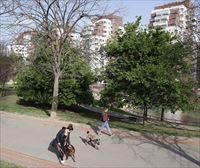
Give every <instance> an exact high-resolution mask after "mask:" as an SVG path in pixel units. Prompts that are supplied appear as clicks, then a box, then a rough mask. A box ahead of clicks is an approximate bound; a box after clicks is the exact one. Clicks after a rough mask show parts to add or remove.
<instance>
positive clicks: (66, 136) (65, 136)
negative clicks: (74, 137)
mask: <svg viewBox="0 0 200 168" xmlns="http://www.w3.org/2000/svg"><path fill="white" fill-rule="evenodd" d="M71 131H73V125H72V124H69V125H68V126H67V127H62V129H61V130H59V131H58V133H57V135H56V138H55V143H56V144H55V145H56V149H57V151H58V158H59V160H60V163H61V164H63V163H64V156H66V154H67V148H68V147H69V146H70V145H71V142H70V133H71ZM66 157H67V156H66Z"/></svg>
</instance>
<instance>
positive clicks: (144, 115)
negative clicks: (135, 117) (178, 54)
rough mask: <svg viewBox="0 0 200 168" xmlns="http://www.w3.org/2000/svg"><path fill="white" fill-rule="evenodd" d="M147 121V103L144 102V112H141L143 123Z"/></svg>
mask: <svg viewBox="0 0 200 168" xmlns="http://www.w3.org/2000/svg"><path fill="white" fill-rule="evenodd" d="M145 121H147V105H146V104H144V113H143V124H145Z"/></svg>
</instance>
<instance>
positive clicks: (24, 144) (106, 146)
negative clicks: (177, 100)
mask: <svg viewBox="0 0 200 168" xmlns="http://www.w3.org/2000/svg"><path fill="white" fill-rule="evenodd" d="M0 119H1V122H0V126H1V127H0V128H1V129H0V131H1V132H0V133H1V137H0V147H1V156H3V157H1V159H4V158H6V156H7V159H8V158H9V156H10V159H11V161H13V162H18V163H20V164H23V165H26V166H28V167H40V165H38V164H39V162H40V163H41V167H44V166H42V164H44V165H49V166H46V167H51V166H52V167H56V166H59V163H58V159H57V157H56V155H55V154H54V153H52V152H51V151H49V150H48V147H49V143H50V142H51V140H52V139H53V138H54V137H55V135H56V133H57V131H58V130H59V129H60V128H61V127H62V126H63V125H66V124H67V123H66V122H61V121H57V120H52V119H40V118H34V117H28V116H21V115H16V114H10V113H5V112H0ZM74 128H75V130H74V131H73V132H72V136H71V141H72V143H73V145H74V146H75V147H76V162H73V161H72V160H71V158H69V159H68V160H67V162H66V165H68V166H70V167H141V168H143V167H145V168H146V167H152V168H154V167H159V168H160V167H163V168H165V167H166V168H168V167H171V168H175V167H177V168H178V167H179V168H182V167H185V168H188V167H199V166H200V139H199V138H192V139H188V138H180V137H165V136H161V135H160V136H158V135H155V134H140V133H137V132H131V131H119V130H113V131H114V134H115V135H114V136H112V137H110V136H107V135H102V136H101V145H100V150H96V149H94V148H92V147H91V146H88V145H85V144H84V143H83V141H82V139H81V138H85V136H86V133H85V132H86V131H87V130H91V131H93V129H94V128H93V127H92V126H89V125H83V124H74ZM6 152H7V155H6V154H5V153H6ZM15 155H16V156H15ZM12 156H13V157H12ZM15 157H18V158H20V157H22V158H24V160H25V161H26V160H27V162H28V161H30V160H32V162H31V163H30V162H28V164H27V163H26V164H25V163H22V161H21V162H20V161H17V159H15ZM8 160H9V159H8ZM36 160H37V161H36ZM34 162H35V164H34ZM68 166H67V167H68Z"/></svg>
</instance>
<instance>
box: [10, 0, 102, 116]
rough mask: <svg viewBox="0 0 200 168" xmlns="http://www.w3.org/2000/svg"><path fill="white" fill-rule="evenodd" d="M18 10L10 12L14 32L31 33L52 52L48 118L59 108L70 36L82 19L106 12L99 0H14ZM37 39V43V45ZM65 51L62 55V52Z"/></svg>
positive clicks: (79, 25)
mask: <svg viewBox="0 0 200 168" xmlns="http://www.w3.org/2000/svg"><path fill="white" fill-rule="evenodd" d="M16 2H17V4H18V6H19V7H18V8H17V10H14V11H12V12H10V13H9V16H10V17H11V18H12V23H13V25H14V26H15V29H17V28H20V30H30V29H32V30H34V31H36V32H37V33H38V36H39V37H41V38H42V39H43V40H44V39H45V42H46V44H47V45H46V46H48V48H49V50H51V53H52V54H51V57H50V58H49V66H50V68H51V69H52V70H53V73H54V86H53V100H52V107H51V116H53V115H56V111H57V108H58V102H59V100H58V94H59V79H60V77H61V76H62V73H63V70H64V67H65V66H67V59H68V57H66V55H67V54H68V52H70V51H65V50H64V45H65V43H66V42H68V41H69V39H70V33H71V32H72V31H73V30H74V29H75V28H79V27H81V24H82V23H83V21H84V19H91V18H93V17H96V16H100V15H101V14H104V13H105V10H104V8H101V5H100V3H101V1H98V0H32V1H27V0H16ZM39 42H40V40H39V39H37V41H36V43H37V44H38V45H39ZM64 51H65V52H64Z"/></svg>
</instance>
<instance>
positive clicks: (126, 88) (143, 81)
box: [101, 18, 193, 115]
mask: <svg viewBox="0 0 200 168" xmlns="http://www.w3.org/2000/svg"><path fill="white" fill-rule="evenodd" d="M140 19H141V18H138V19H137V21H136V22H135V23H134V24H132V23H128V24H126V25H125V33H123V34H118V36H117V37H116V39H114V40H113V41H111V42H110V43H109V44H108V45H107V46H106V47H105V51H106V53H107V57H108V58H109V59H110V63H109V64H108V65H107V67H106V70H105V72H104V77H105V83H106V89H105V91H104V92H103V94H102V99H101V101H102V103H103V104H104V105H110V106H117V107H123V106H124V105H130V106H136V105H139V106H143V107H144V110H145V109H146V112H147V109H148V108H150V107H160V106H161V107H163V108H165V109H170V110H173V111H174V110H176V109H179V108H180V109H182V110H184V109H185V107H189V105H191V104H192V103H191V100H192V99H191V98H192V95H193V94H192V84H191V82H190V79H189V78H188V74H189V72H190V67H191V66H190V64H189V63H188V61H187V57H188V55H189V54H190V51H191V47H190V45H189V44H187V43H185V42H182V41H180V40H179V39H178V38H177V37H174V36H172V35H171V34H169V33H167V32H164V31H163V30H162V29H160V28H156V29H147V30H142V29H140V28H139V24H140ZM146 115H147V114H146Z"/></svg>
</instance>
